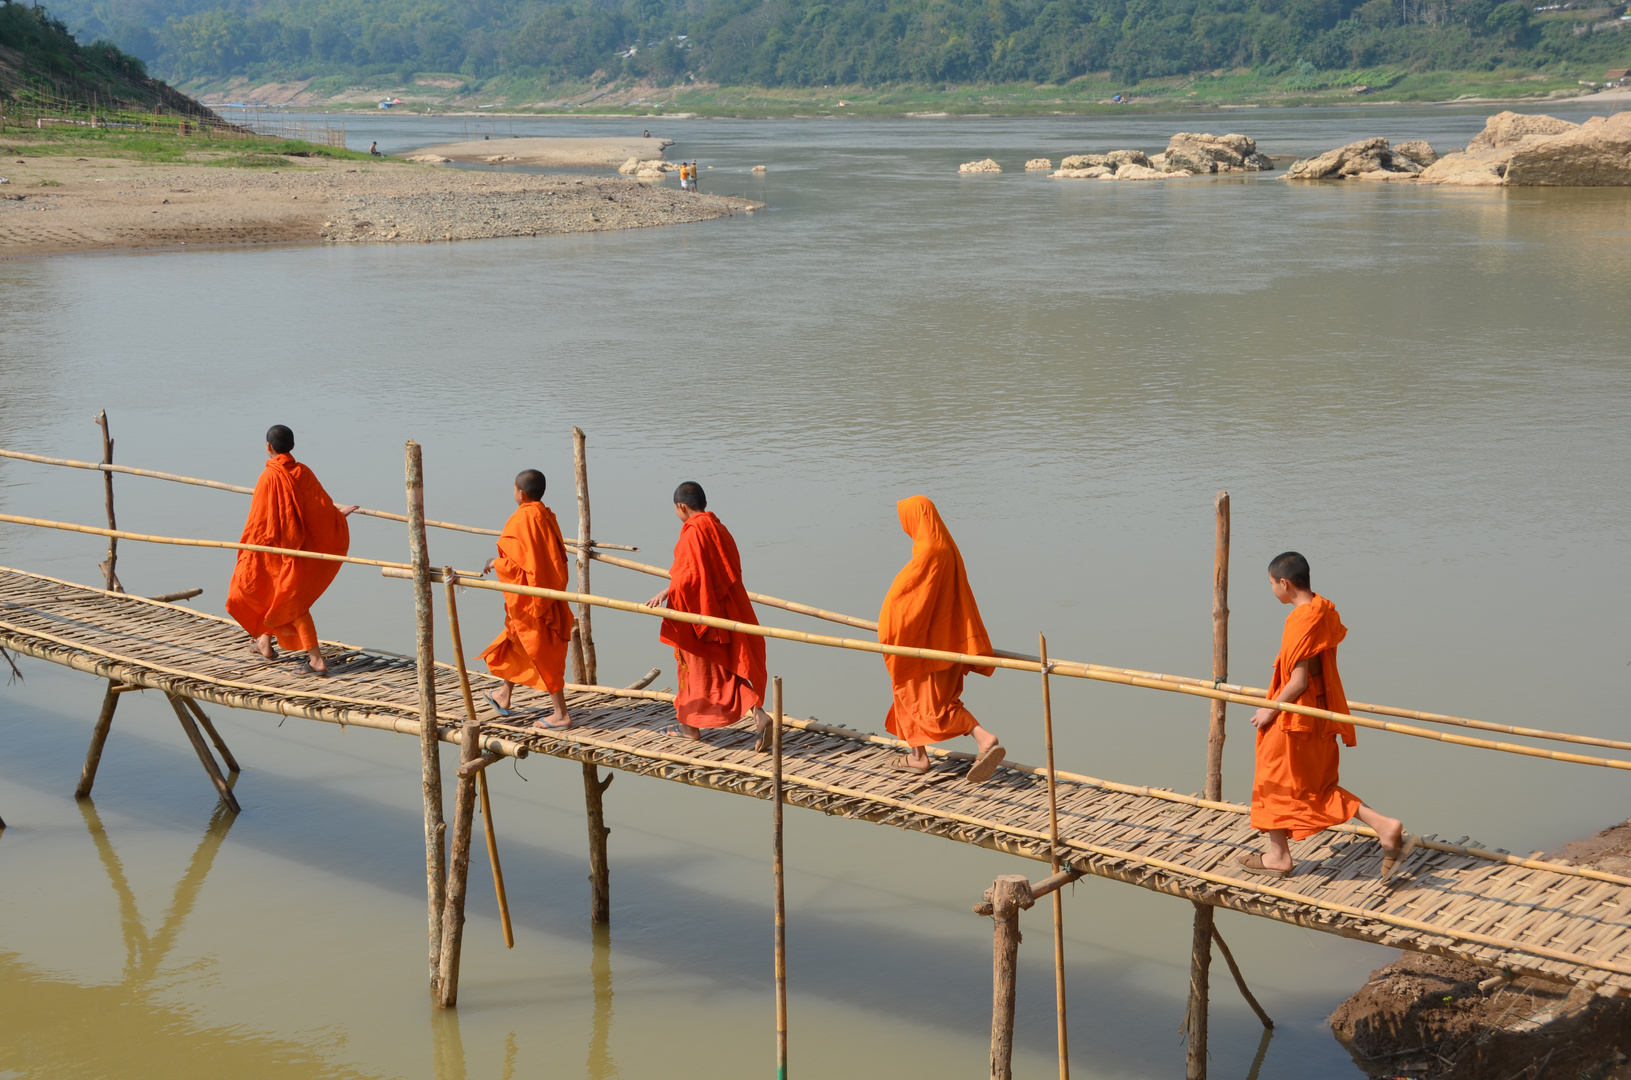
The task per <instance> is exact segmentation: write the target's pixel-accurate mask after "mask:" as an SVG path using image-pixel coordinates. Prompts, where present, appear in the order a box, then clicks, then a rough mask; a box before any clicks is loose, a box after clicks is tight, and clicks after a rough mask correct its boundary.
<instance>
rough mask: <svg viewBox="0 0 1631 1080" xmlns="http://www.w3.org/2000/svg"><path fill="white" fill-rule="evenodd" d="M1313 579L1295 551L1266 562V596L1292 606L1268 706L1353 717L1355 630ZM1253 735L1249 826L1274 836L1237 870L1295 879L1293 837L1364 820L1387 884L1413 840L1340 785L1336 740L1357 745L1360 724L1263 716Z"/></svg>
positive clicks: (1263, 712) (1241, 859) (1265, 712)
mask: <svg viewBox="0 0 1631 1080" xmlns="http://www.w3.org/2000/svg"><path fill="white" fill-rule="evenodd" d="M1310 573H1311V572H1310V569H1309V566H1308V560H1307V559H1306V558H1304V557H1303V556H1302V555H1301V554H1299V553H1297V552H1295V551H1287V552H1285V553H1283V554H1281V555H1277V556H1275V558H1274V561H1273V562H1271V563H1269V589H1270V590H1271V591H1272V592H1273V593H1274V598H1275V599H1276V600H1278V601H1280V603H1282V604H1290V605H1291V614H1290V615H1288V616H1286V625H1285V629H1284V631H1282V633H1281V635H1280V654H1279V655H1278V656H1276V657H1275V658H1274V675H1273V677H1272V680H1271V681H1270V683H1269V700H1271V701H1275V702H1293V703H1295V704H1297V705H1303V706H1306V707H1309V708H1314V709H1324V710H1326V711H1327V712H1335V713H1347V712H1348V698H1347V695H1346V694H1345V693H1344V692H1343V689H1342V676H1341V675H1340V674H1339V673H1338V672H1337V645H1338V644H1339V643H1340V642H1341V641H1342V640H1343V639H1344V638H1346V637H1347V636H1348V628H1347V627H1345V626H1343V625H1342V619H1341V618H1340V617H1339V616H1338V615H1337V609H1336V607H1335V606H1334V605H1332V603H1331V601H1329V600H1327V599H1326V598H1325V597H1323V596H1319V595H1317V594H1316V593H1315V592H1314V591H1313V589H1312V587H1311V585H1312V578H1311V576H1310ZM1252 727H1254V728H1256V729H1257V769H1256V772H1255V774H1254V775H1253V777H1252V812H1251V822H1252V828H1254V829H1259V830H1261V831H1263V832H1265V833H1267V834H1268V848H1267V850H1266V851H1264V852H1263V853H1262V854H1261V855H1258V854H1255V853H1254V854H1246V853H1242V854H1240V855H1238V856H1236V857H1235V863H1236V865H1237V866H1239V867H1240V869H1242V870H1245V871H1247V872H1249V873H1253V874H1262V875H1265V876H1267V877H1281V878H1283V877H1290V876H1291V873H1292V871H1293V870H1294V869H1295V864H1294V863H1293V861H1292V858H1291V848H1290V846H1289V845H1288V839H1289V840H1302V839H1304V838H1305V837H1309V836H1313V835H1315V834H1317V833H1320V832H1323V831H1324V830H1326V829H1329V828H1330V827H1331V826H1333V825H1339V824H1341V823H1342V822H1344V821H1347V820H1349V819H1350V818H1356V817H1357V818H1358V819H1359V820H1360V821H1362V822H1364V823H1365V824H1366V825H1369V826H1370V827H1371V828H1372V829H1375V830H1376V835H1377V837H1378V838H1380V840H1381V842H1382V868H1381V873H1380V876H1381V877H1382V878H1383V879H1384V880H1385V879H1386V878H1388V877H1390V876H1391V875H1392V873H1393V870H1394V868H1395V867H1397V866H1398V865H1399V864H1400V863H1401V862H1403V861H1404V858H1405V856H1406V855H1408V854H1410V851H1411V849H1412V848H1414V847H1415V846H1416V838H1415V837H1414V836H1411V835H1410V834H1409V833H1407V832H1405V831H1404V825H1403V824H1401V823H1400V822H1399V821H1398V819H1396V818H1390V817H1386V816H1385V815H1383V814H1380V813H1377V812H1376V811H1375V810H1373V809H1371V808H1370V807H1369V806H1366V805H1365V803H1364V802H1363V801H1362V800H1361V799H1360V798H1359V796H1357V795H1354V794H1352V793H1351V792H1349V791H1346V790H1344V789H1343V788H1341V787H1340V786H1338V784H1337V765H1338V762H1339V758H1340V757H1341V751H1340V750H1339V749H1338V747H1337V740H1338V739H1339V738H1340V739H1341V740H1342V742H1343V743H1344V744H1345V745H1347V746H1353V745H1354V744H1355V743H1356V741H1357V740H1356V739H1355V737H1354V727H1353V725H1352V724H1344V723H1341V722H1339V721H1335V720H1326V719H1324V718H1323V717H1317V716H1304V715H1302V714H1301V713H1290V712H1276V711H1275V710H1274V709H1269V708H1263V709H1258V710H1257V712H1256V713H1255V714H1254V715H1253V716H1252Z"/></svg>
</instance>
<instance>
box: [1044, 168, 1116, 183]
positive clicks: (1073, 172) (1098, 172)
mask: <svg viewBox="0 0 1631 1080" xmlns="http://www.w3.org/2000/svg"><path fill="white" fill-rule="evenodd" d="M1048 175H1049V176H1060V177H1064V178H1065V179H1067V180H1097V179H1099V178H1100V177H1104V176H1114V175H1115V170H1114V169H1112V168H1110V167H1109V166H1107V165H1092V166H1089V167H1088V168H1085V169H1055V170H1054V171H1053V172H1051V173H1049V174H1048Z"/></svg>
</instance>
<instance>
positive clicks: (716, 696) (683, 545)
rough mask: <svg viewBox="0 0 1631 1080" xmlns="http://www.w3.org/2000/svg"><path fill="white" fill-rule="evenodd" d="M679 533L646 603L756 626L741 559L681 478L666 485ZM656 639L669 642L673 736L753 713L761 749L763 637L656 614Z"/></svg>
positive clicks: (766, 721) (697, 490) (764, 725)
mask: <svg viewBox="0 0 1631 1080" xmlns="http://www.w3.org/2000/svg"><path fill="white" fill-rule="evenodd" d="M674 516H675V517H677V518H679V519H680V522H681V525H680V536H679V540H678V541H676V542H675V544H674V563H673V565H672V566H671V567H670V568H669V571H668V578H669V584H668V588H666V589H664V590H663V591H662V592H660V593H658V594H657V595H656V596H653V597H652V598H651V599H650V600H648V601H647V602H646V606H647V607H668V608H672V609H673V610H675V611H683V612H685V613H687V614H690V615H709V616H713V617H714V618H719V619H730V620H732V621H733V622H740V623H751V624H753V625H754V626H757V625H759V619H758V617H757V616H756V615H754V613H753V603H752V601H750V600H749V599H748V591H747V587H746V586H745V585H743V584H742V557H741V555H740V554H739V553H738V552H737V550H736V539H735V538H734V537H732V536H731V534H730V530H728V529H726V528H725V524H724V522H722V521H720V520H719V518H718V517H716V516H715V515H714V514H712V513H710V512H709V511H708V497H707V495H705V494H704V493H703V491H702V485H701V484H698V483H696V482H695V481H691V480H687V481H686V482H685V483H683V484H681V485H680V486H679V487H677V488H675V489H674ZM657 636H658V640H659V641H661V642H662V643H663V644H665V645H672V646H673V647H674V662H675V664H676V665H677V668H678V673H679V693H678V694H676V695H675V697H674V713H675V716H676V718H677V720H678V723H679V729H680V735H681V736H682V737H684V738H687V739H700V738H702V732H701V731H700V730H699V729H701V728H715V727H725V726H726V725H727V724H733V723H735V722H736V721H737V720H739V719H741V718H742V717H744V716H747V715H748V714H750V713H751V714H752V715H753V720H754V728H755V731H756V732H757V734H758V743H757V744H756V746H755V749H758V750H763V749H764V747H765V739H766V737H767V733H768V732H769V729H770V716H769V714H767V713H766V712H765V711H764V709H762V708H761V707H760V706H761V705H762V704H763V703H764V699H765V680H766V673H765V639H764V638H762V637H759V636H757V635H754V634H739V633H736V632H734V631H731V630H722V629H719V628H718V627H712V626H698V625H697V624H695V623H682V622H676V621H674V620H673V619H664V620H663V625H662V629H661V630H660V631H659V633H658V635H657Z"/></svg>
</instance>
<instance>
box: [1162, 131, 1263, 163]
mask: <svg viewBox="0 0 1631 1080" xmlns="http://www.w3.org/2000/svg"><path fill="white" fill-rule="evenodd" d="M1161 156H1162V157H1163V158H1164V159H1165V164H1164V167H1165V168H1166V170H1167V171H1168V172H1178V171H1180V170H1182V171H1184V172H1191V173H1215V172H1266V171H1268V170H1270V169H1272V168H1274V162H1272V161H1270V160H1269V159H1268V158H1267V157H1265V156H1264V155H1262V154H1259V153H1258V152H1257V142H1256V140H1254V139H1250V138H1248V137H1246V136H1245V135H1235V134H1230V135H1208V134H1204V133H1202V132H1194V131H1180V132H1179V133H1178V134H1176V135H1174V136H1173V137H1172V138H1171V140H1169V141H1168V143H1167V151H1166V153H1165V154H1163V155H1161ZM1152 164H1153V163H1152Z"/></svg>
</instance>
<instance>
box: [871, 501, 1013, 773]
mask: <svg viewBox="0 0 1631 1080" xmlns="http://www.w3.org/2000/svg"><path fill="white" fill-rule="evenodd" d="M895 512H896V514H898V515H899V517H900V527H901V528H902V529H903V530H905V532H906V535H907V536H910V537H911V538H912V558H911V560H910V561H909V562H907V564H906V566H905V567H904V568H903V569H902V570H901V572H900V573H899V574H896V575H895V581H894V584H892V585H890V586H889V593H888V594H887V595H886V596H885V597H884V599H883V607H882V609H881V610H880V611H879V612H878V641H879V642H881V643H882V644H884V645H904V646H908V647H910V648H914V649H936V650H939V651H941V652H956V653H971V654H973V655H975V656H990V655H991V638H990V637H989V636H987V635H986V632H985V623H984V622H983V621H981V619H980V608H979V605H978V604H976V603H975V602H974V593H973V591H972V590H971V589H970V588H969V586H968V574H967V573H966V572H965V570H964V568H963V555H962V552H960V551H958V550H957V542H956V541H955V540H953V539H952V538H951V533H950V532H948V531H947V530H946V523H945V522H944V521H942V520H941V519H940V511H938V510H936V509H935V505H934V503H932V502H930V501H929V500H928V499H926V498H924V497H923V496H922V495H913V496H912V497H911V498H909V499H902V500H901V501H900V502H898V503H896V504H895ZM883 662H884V666H885V667H886V668H888V669H889V682H890V684H891V686H892V688H893V692H894V699H893V701H892V703H891V704H890V706H889V716H888V718H887V719H886V720H885V721H884V726H885V727H887V728H888V729H889V733H890V734H891V735H894V736H895V737H896V738H898V739H900V740H902V741H903V742H905V743H906V745H907V746H908V747H910V750H909V751H908V753H907V755H906V759H905V761H904V762H902V763H901V764H900V765H899V766H898V767H899V768H901V769H904V770H906V771H907V772H915V773H926V772H928V771H929V767H930V762H929V754H928V751H927V750H925V749H924V747H926V746H928V745H929V744H930V743H937V742H944V741H946V740H947V739H955V738H956V737H957V736H959V735H972V736H974V742H975V745H976V746H977V747H978V748H979V754H978V756H977V757H976V758H975V759H974V764H973V765H972V766H971V767H970V768H969V770H968V779H969V782H970V783H975V784H981V783H984V782H985V781H987V780H989V779H990V778H991V774H992V773H994V772H995V771H996V769H997V766H998V765H1000V764H1002V759H1003V758H1004V757H1005V756H1006V755H1007V751H1005V750H1004V749H1003V748H1002V746H1001V745H1000V744H999V743H998V741H997V737H996V736H995V735H993V734H991V732H989V731H987V730H986V729H985V728H983V727H981V726H980V722H979V721H978V720H976V719H975V718H974V714H973V713H971V712H969V711H968V709H967V708H965V707H964V705H963V700H962V699H963V678H964V677H965V676H966V675H967V674H968V672H970V671H973V672H974V673H975V674H976V675H986V676H989V675H990V674H991V673H992V671H993V670H995V669H993V668H988V667H974V668H971V667H969V666H967V665H965V664H959V663H955V662H953V661H949V660H920V659H918V658H916V657H911V656H885V657H884V658H883Z"/></svg>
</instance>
